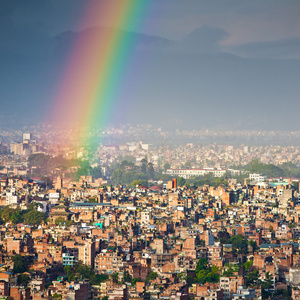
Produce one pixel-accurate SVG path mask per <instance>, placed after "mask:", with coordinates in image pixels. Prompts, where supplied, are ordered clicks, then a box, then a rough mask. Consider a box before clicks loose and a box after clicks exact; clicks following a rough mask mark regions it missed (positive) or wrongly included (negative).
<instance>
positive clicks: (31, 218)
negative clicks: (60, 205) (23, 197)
mask: <svg viewBox="0 0 300 300" xmlns="http://www.w3.org/2000/svg"><path fill="white" fill-rule="evenodd" d="M39 205H40V204H39V203H36V202H32V203H30V204H29V205H28V207H27V209H26V210H20V209H19V208H16V209H13V208H10V207H5V208H4V209H2V210H0V220H1V222H2V223H6V222H12V223H13V224H18V223H26V224H29V225H40V224H41V223H42V222H46V220H47V215H46V214H45V213H43V212H40V211H38V210H37V208H38V206H39Z"/></svg>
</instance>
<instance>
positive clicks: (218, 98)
mask: <svg viewBox="0 0 300 300" xmlns="http://www.w3.org/2000/svg"><path fill="white" fill-rule="evenodd" d="M97 1H98V0H97ZM88 2H91V3H92V2H93V1H77V0H72V1H70V0H64V1H43V0H42V1H27V0H22V1H16V0H10V1H1V3H0V16H1V18H0V28H1V29H0V40H1V42H0V64H1V69H0V82H1V112H0V115H1V125H2V126H7V125H14V126H16V125H18V124H20V125H21V124H25V123H27V124H28V123H29V124H32V123H35V122H37V121H39V122H43V121H49V115H50V114H52V115H55V113H53V106H54V105H55V100H56V99H55V98H56V96H57V90H58V89H59V84H60V82H61V81H62V79H63V72H64V70H65V68H66V65H67V63H68V59H69V56H70V55H71V53H72V51H71V50H72V47H73V46H74V44H75V43H76V41H78V40H85V36H86V37H88V36H97V35H99V36H101V35H105V34H106V35H110V34H112V35H113V34H114V32H115V31H120V32H122V33H121V35H122V36H123V37H124V39H131V40H132V41H133V42H132V43H131V46H130V49H129V50H130V51H129V52H128V55H127V57H125V58H126V59H128V63H127V67H124V69H122V73H120V77H121V79H120V84H119V85H116V86H115V87H114V89H116V90H118V95H117V96H116V97H115V98H114V100H113V101H111V103H112V104H111V108H109V109H108V110H107V111H106V113H105V114H106V115H107V120H106V121H105V122H106V124H113V125H118V124H120V123H132V124H141V123H148V124H159V125H161V126H167V125H169V126H170V125H172V126H173V127H174V126H175V127H176V128H178V129H196V130H200V129H221V130H227V129H228V130H252V129H255V130H293V131H297V130H298V129H299V125H300V121H299V117H298V111H299V108H300V107H299V106H300V104H299V103H300V102H299V94H300V93H299V92H300V90H299V89H300V85H299V84H298V79H299V77H300V62H299V59H300V30H299V28H300V24H299V23H300V19H299V14H300V4H299V3H298V2H296V1H236V0H228V1H226V2H225V1H224V2H221V1H220V2H210V1H193V0H191V1H187V2H186V1H179V0H176V1H157V0H154V1H151V4H149V5H148V6H147V8H144V12H143V15H142V18H141V20H140V21H139V22H140V23H139V26H138V27H136V26H134V25H133V24H132V23H130V22H127V23H123V24H121V25H122V27H118V25H116V24H114V23H113V20H112V19H110V18H105V17H103V18H99V19H97V18H96V19H95V18H94V19H91V20H90V21H86V22H85V23H82V22H80V19H81V18H82V12H83V11H84V9H85V6H86V4H87V3H88ZM99 2H101V1H99ZM115 7H118V1H115ZM83 24H84V25H83ZM82 26H84V27H82ZM73 86H74V85H73ZM74 88H75V87H74ZM69 101H70V100H69ZM82 101H83V102H84V101H85V99H82ZM70 103H72V101H71V102H70ZM57 110H59V107H58V108H57ZM106 124H105V125H106Z"/></svg>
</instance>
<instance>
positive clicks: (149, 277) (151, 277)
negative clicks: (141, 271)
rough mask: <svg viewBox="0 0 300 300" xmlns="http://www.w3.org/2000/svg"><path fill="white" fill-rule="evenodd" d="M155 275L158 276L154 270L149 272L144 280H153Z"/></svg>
mask: <svg viewBox="0 0 300 300" xmlns="http://www.w3.org/2000/svg"><path fill="white" fill-rule="evenodd" d="M157 276H158V274H157V273H156V272H151V273H149V274H148V276H147V278H146V280H145V281H146V282H147V281H149V280H154V279H156V277H157Z"/></svg>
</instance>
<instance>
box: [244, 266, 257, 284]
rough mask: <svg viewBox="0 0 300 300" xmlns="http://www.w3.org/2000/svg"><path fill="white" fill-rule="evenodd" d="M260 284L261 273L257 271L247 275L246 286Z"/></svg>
mask: <svg viewBox="0 0 300 300" xmlns="http://www.w3.org/2000/svg"><path fill="white" fill-rule="evenodd" d="M259 283H260V280H259V271H258V270H257V269H254V270H252V271H249V272H248V273H247V275H246V286H247V287H249V286H256V285H257V284H259Z"/></svg>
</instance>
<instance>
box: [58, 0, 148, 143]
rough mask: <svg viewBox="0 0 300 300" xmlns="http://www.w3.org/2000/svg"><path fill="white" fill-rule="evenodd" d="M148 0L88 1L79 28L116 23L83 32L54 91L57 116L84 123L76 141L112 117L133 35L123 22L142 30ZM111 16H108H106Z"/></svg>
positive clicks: (87, 137)
mask: <svg viewBox="0 0 300 300" xmlns="http://www.w3.org/2000/svg"><path fill="white" fill-rule="evenodd" d="M150 2H151V1H148V0H107V1H101V0H99V1H87V7H86V10H85V11H84V13H83V17H82V21H81V26H80V27H81V28H86V27H88V24H97V23H98V22H97V21H100V23H102V24H106V23H107V22H108V23H109V24H112V25H111V27H112V28H114V29H104V30H102V31H101V34H99V30H93V29H91V30H88V31H86V32H85V34H81V35H79V38H78V40H77V41H76V42H75V44H74V46H73V47H72V48H73V49H72V50H71V53H70V55H69V58H68V59H69V61H68V62H67V64H66V67H65V70H64V72H63V74H62V79H61V80H60V83H59V87H58V92H57V95H56V96H55V101H56V104H55V109H54V112H53V114H55V115H56V120H57V119H60V120H64V121H67V122H68V121H70V122H72V121H74V122H76V123H77V124H79V125H80V126H79V127H80V130H79V133H78V132H77V133H76V135H77V136H76V140H77V141H76V144H77V145H78V146H83V141H85V143H86V142H88V139H89V136H90V133H89V132H90V131H91V130H93V129H95V128H98V129H99V128H102V127H103V126H105V125H106V124H107V122H108V121H109V118H110V113H111V110H112V109H113V107H114V104H115V102H116V101H117V98H118V97H119V96H120V95H119V94H118V92H119V91H120V88H121V86H122V84H123V81H124V75H125V71H126V70H127V69H128V68H130V64H131V63H132V55H131V50H132V48H133V46H134V43H135V38H134V36H135V35H128V34H125V33H124V31H121V30H115V29H119V28H131V29H136V30H138V29H139V28H140V26H142V22H143V20H144V16H145V13H146V12H147V6H148V5H149V3H150ZM106 21H107V22H106Z"/></svg>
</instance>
